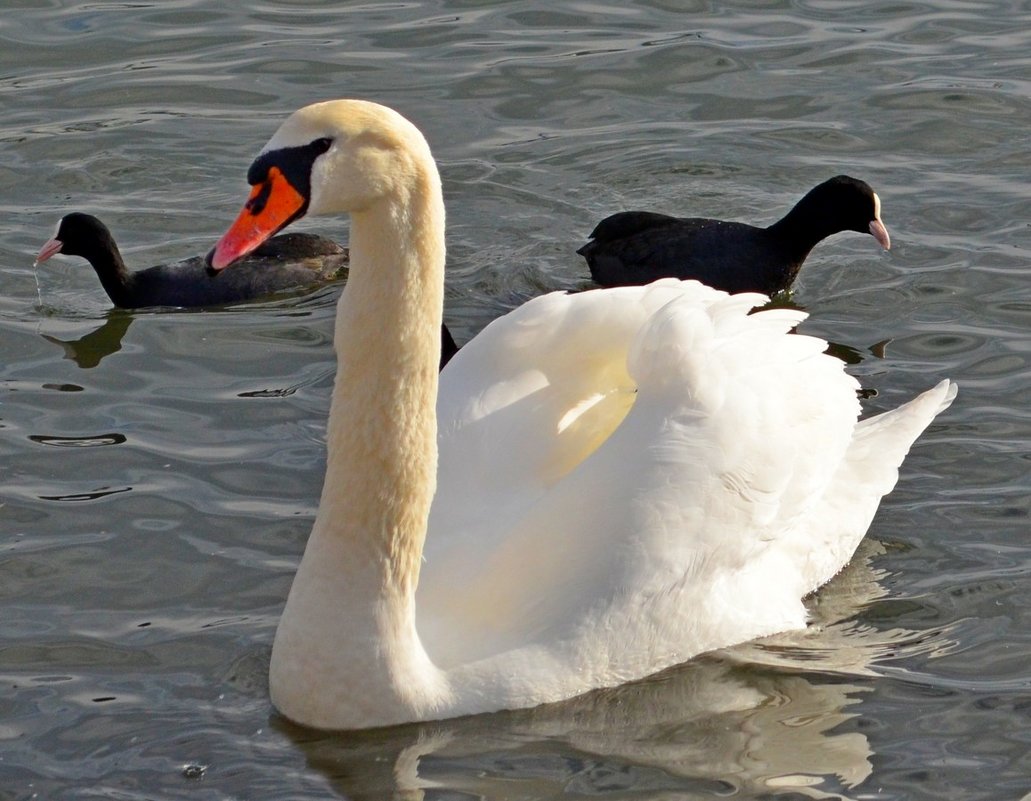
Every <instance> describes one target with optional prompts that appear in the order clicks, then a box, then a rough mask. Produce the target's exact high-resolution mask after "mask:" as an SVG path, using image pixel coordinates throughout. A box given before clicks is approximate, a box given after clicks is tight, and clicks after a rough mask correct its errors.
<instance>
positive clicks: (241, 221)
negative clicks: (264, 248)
mask: <svg viewBox="0 0 1031 801" xmlns="http://www.w3.org/2000/svg"><path fill="white" fill-rule="evenodd" d="M307 203H308V199H307V198H306V197H305V196H304V195H303V194H301V193H300V192H298V191H297V189H295V188H294V186H293V185H292V184H291V183H290V181H289V180H288V179H287V177H286V176H285V175H284V174H283V172H282V170H280V169H279V168H278V167H271V168H270V169H269V171H268V175H267V177H266V178H265V180H264V181H262V182H261V183H260V184H255V185H254V187H253V188H252V189H251V196H250V197H249V198H248V199H247V202H246V203H245V204H244V206H243V209H242V210H241V211H240V214H239V216H238V217H237V218H236V222H234V223H233V224H232V225H231V226H230V227H229V230H228V231H226V232H225V233H224V234H223V235H222V238H221V239H219V240H218V244H216V245H215V247H214V248H213V249H212V251H211V252H210V253H209V254H208V264H209V265H210V266H211V269H212V270H216V271H217V270H221V269H224V268H225V267H228V266H229V265H230V264H232V263H233V262H234V261H236V260H237V259H240V258H243V257H244V256H246V255H247V254H248V253H250V252H251V251H253V250H254V249H255V248H257V247H259V246H260V245H261V244H262V243H263V242H265V241H266V240H267V239H270V238H271V237H273V236H275V234H276V233H277V232H278V231H280V230H282V229H283V228H285V227H286V226H287V225H289V224H290V223H291V222H293V221H294V220H295V219H297V217H299V216H301V214H302V213H303V212H304V209H305V208H306V206H307Z"/></svg>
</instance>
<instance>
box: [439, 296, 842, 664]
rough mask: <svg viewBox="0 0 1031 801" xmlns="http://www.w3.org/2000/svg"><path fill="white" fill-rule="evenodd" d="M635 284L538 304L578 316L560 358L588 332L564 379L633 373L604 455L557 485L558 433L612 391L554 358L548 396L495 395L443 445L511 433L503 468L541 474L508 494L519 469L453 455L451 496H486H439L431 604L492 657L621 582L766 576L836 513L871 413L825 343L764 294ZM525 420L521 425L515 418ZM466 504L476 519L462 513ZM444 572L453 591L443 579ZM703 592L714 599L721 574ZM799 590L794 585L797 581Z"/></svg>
mask: <svg viewBox="0 0 1031 801" xmlns="http://www.w3.org/2000/svg"><path fill="white" fill-rule="evenodd" d="M627 289H631V290H633V289H638V290H639V292H638V293H633V292H631V293H628V295H629V297H627V298H623V299H622V302H621V305H620V306H618V307H616V308H611V309H606V308H604V307H603V306H601V305H598V306H595V307H593V308H586V309H579V308H577V306H579V304H581V303H586V304H588V306H591V305H592V300H591V299H590V298H589V297H586V296H589V295H590V293H585V295H581V296H572V297H568V298H561V299H560V300H558V301H557V302H556V301H555V300H554V299H551V300H546V301H544V302H542V303H541V304H539V308H540V309H542V310H544V309H545V304H548V308H547V309H546V312H545V311H542V313H550V312H554V310H555V309H561V311H562V312H563V313H564V314H567V315H568V317H567V318H566V319H565V320H562V321H551V322H549V323H547V325H550V326H551V327H550V328H549V335H550V336H556V335H558V332H562V336H564V337H567V339H565V340H563V341H561V342H560V343H557V342H552V343H550V345H551V347H554V348H555V349H556V350H559V348H558V345H559V344H561V345H562V348H561V350H565V349H566V348H569V338H573V339H575V341H576V343H577V348H579V349H580V352H579V354H578V355H577V357H576V358H575V359H573V361H572V362H569V363H567V365H566V366H565V368H564V369H569V371H570V373H576V372H577V371H579V370H580V369H582V368H583V366H584V365H589V366H591V369H592V370H594V371H596V372H598V374H601V373H607V375H605V378H606V379H609V378H611V376H612V374H613V372H614V371H618V369H619V366H618V362H619V359H623V367H622V369H623V370H629V372H628V373H627V377H626V379H625V380H626V381H627V382H630V386H633V385H634V384H635V383H636V385H637V391H636V397H635V398H633V402H632V405H630V406H629V411H626V410H625V409H624V410H623V413H625V418H623V417H621V418H620V419H619V421H618V426H617V427H615V428H614V429H613V430H612V431H611V432H610V434H609V436H607V437H606V438H605V439H604V441H603V442H601V443H600V444H599V445H597V447H596V448H592V449H590V450H589V451H586V452H577V453H576V456H575V458H574V459H572V460H570V461H571V467H570V469H569V470H568V472H567V473H566V474H565V475H564V476H563V477H562V480H561V481H560V482H551V483H549V482H545V481H543V480H541V475H542V472H546V470H545V469H544V468H545V466H546V465H547V464H548V463H549V462H550V460H554V459H555V458H557V457H556V454H555V453H554V452H552V451H551V450H549V449H553V448H555V447H556V443H555V439H556V438H555V428H556V426H557V425H558V423H559V421H561V420H562V419H563V416H564V415H566V414H568V413H569V409H570V408H571V407H570V403H571V402H572V401H573V399H581V401H580V402H582V398H583V397H585V395H586V393H589V392H591V391H595V392H597V391H598V387H597V386H595V385H594V384H592V383H591V379H590V378H588V379H586V380H585V379H584V377H583V375H577V378H576V381H575V382H573V386H572V387H571V386H569V382H570V381H572V379H571V378H570V377H569V376H568V375H566V374H565V373H563V371H562V370H555V369H554V364H553V362H552V360H551V359H549V358H547V354H548V351H547V350H545V351H544V352H543V354H542V353H541V352H538V353H537V354H536V359H535V361H536V363H537V364H538V365H540V364H541V363H542V362H543V363H544V364H545V365H546V366H545V368H544V369H543V370H542V372H541V373H539V376H543V377H545V378H546V380H545V381H543V382H541V383H540V384H538V385H536V386H535V387H534V389H533V391H532V392H530V393H528V394H524V395H522V396H516V395H515V394H513V396H511V397H507V398H504V399H503V400H504V402H501V403H499V402H498V401H499V398H493V399H492V403H491V405H490V408H489V409H488V408H487V405H485V404H483V403H480V405H479V406H478V407H477V409H476V412H477V413H478V414H480V415H482V416H481V417H479V418H477V417H476V415H475V414H467V413H466V412H467V410H468V408H469V407H468V406H466V411H464V412H463V414H465V415H466V416H464V417H463V416H462V415H455V416H452V417H451V419H453V420H456V421H457V423H456V425H455V427H454V429H453V430H449V433H448V434H447V435H446V436H442V440H441V447H442V451H441V452H442V462H443V460H444V458H443V457H444V455H445V452H446V450H447V449H448V448H449V447H450V444H449V443H448V440H449V439H450V438H451V437H455V438H456V439H455V442H461V440H462V438H463V437H466V436H473V435H474V434H475V435H476V436H478V437H479V436H484V435H488V433H493V434H497V433H498V432H502V431H503V432H504V433H503V436H501V437H496V438H495V437H492V438H491V440H490V441H491V446H490V447H491V448H493V449H495V450H494V451H493V452H492V453H488V452H487V451H484V454H485V456H486V455H489V456H492V457H493V458H491V459H490V461H489V463H490V464H493V465H495V466H496V465H498V463H499V462H503V461H504V459H500V460H499V459H498V458H497V456H498V453H497V451H496V449H497V448H499V447H500V448H503V449H504V450H505V452H508V451H509V449H511V451H512V453H514V454H516V456H515V458H516V459H517V460H518V461H519V463H520V465H521V468H526V467H527V466H530V467H533V466H535V467H536V468H537V469H536V471H531V475H533V476H535V477H534V478H533V479H531V480H529V481H527V479H526V476H525V475H521V476H518V477H516V476H512V477H511V479H512V481H515V482H522V483H518V484H517V486H516V487H515V488H514V491H513V487H512V486H508V485H504V484H505V482H507V481H508V480H509V476H508V475H505V474H499V473H497V472H496V471H490V472H488V473H484V470H483V467H482V465H479V464H473V465H468V464H467V465H464V466H463V468H462V471H459V472H452V469H453V468H454V464H453V462H452V463H450V464H449V465H448V474H447V475H444V474H443V473H442V475H441V482H440V484H439V486H440V487H441V489H442V490H443V492H444V493H445V497H448V498H451V499H453V498H455V497H460V495H459V493H469V495H465V497H467V498H468V497H470V495H471V497H475V498H477V501H478V503H474V504H469V503H465V504H459V503H453V502H452V501H447V502H445V501H444V498H443V497H441V496H438V501H441V502H440V503H439V504H438V503H437V502H436V501H435V503H434V512H433V515H432V516H431V533H430V536H429V537H428V539H427V550H426V556H427V562H426V565H425V569H424V577H426V576H428V577H429V578H428V583H427V589H426V596H428V599H427V601H426V603H425V604H424V605H423V607H422V608H424V609H425V608H436V609H437V611H438V612H441V613H443V614H445V615H449V616H453V615H458V616H462V617H463V621H462V623H463V625H465V626H467V627H468V628H466V629H465V631H466V632H467V633H468V631H469V629H473V630H476V629H478V628H479V627H482V631H483V636H482V637H481V638H480V641H479V647H482V648H484V649H486V650H489V649H490V648H492V647H498V648H500V647H508V646H512V647H514V646H515V645H517V644H518V643H519V642H520V641H521V640H524V641H531V640H533V639H534V638H536V637H541V636H545V635H544V632H548V634H547V636H548V637H549V638H553V637H554V636H556V632H559V631H562V630H563V627H564V626H567V625H573V624H574V622H575V621H580V622H579V623H576V625H577V626H582V625H583V623H582V621H583V620H584V619H587V618H590V617H591V616H590V615H588V613H587V611H586V610H588V609H590V608H592V605H596V604H601V605H602V606H603V607H604V606H609V607H611V605H612V604H613V603H621V602H617V601H615V600H613V599H618V598H619V597H620V591H619V588H620V587H635V588H640V592H642V593H646V594H649V595H655V597H667V596H670V595H683V596H685V597H687V596H689V595H690V593H691V592H692V589H691V584H692V580H691V576H692V575H697V574H695V573H694V571H695V570H696V569H700V568H698V566H700V565H704V566H706V568H705V569H706V570H710V571H711V570H713V568H714V567H715V568H718V569H717V570H716V575H721V576H724V577H726V576H732V575H733V574H734V572H735V571H739V570H753V569H754V567H753V565H754V564H755V561H756V559H757V558H758V557H759V556H760V555H762V554H764V553H765V552H767V551H768V550H769V549H770V548H771V547H777V543H778V541H779V539H780V538H781V537H782V536H783V533H784V532H785V531H789V530H790V528H791V526H792V525H793V524H794V523H795V521H797V520H798V519H800V518H802V517H804V516H805V515H806V514H807V513H808V512H809V511H810V510H811V509H812V507H813V506H814V505H815V504H817V503H818V502H819V499H820V496H821V495H822V493H823V492H824V491H825V490H826V487H827V485H828V483H829V482H830V481H831V479H832V477H833V476H834V474H835V472H836V471H837V466H838V464H839V463H840V461H841V459H842V458H843V456H844V453H845V451H846V449H847V447H848V443H849V440H850V439H851V433H852V430H853V427H854V425H855V420H856V417H857V414H858V409H859V407H858V401H857V399H856V395H855V389H856V382H855V381H854V380H853V379H851V378H849V377H848V376H846V375H845V373H844V372H843V370H842V369H841V365H840V362H837V361H835V360H832V359H831V357H828V356H826V355H824V354H823V353H822V351H823V349H824V347H825V343H823V342H822V341H821V340H818V339H815V338H811V337H805V336H798V335H786V334H785V332H786V331H787V330H789V329H790V328H791V327H793V326H794V325H796V324H797V322H798V320H799V319H801V317H802V316H803V315H802V314H801V313H798V312H790V311H788V312H786V311H785V310H771V311H770V312H760V313H757V314H749V313H748V312H749V311H750V310H751V309H752V308H753V307H754V306H755V305H757V303H758V302H761V301H762V300H763V299H762V297H761V296H751V297H745V298H742V297H740V296H736V297H730V296H727V295H726V294H725V293H722V292H717V291H715V290H711V289H709V288H707V287H704V286H702V285H700V284H697V283H694V282H684V283H683V284H676V285H674V286H673V287H668V286H667V287H655V288H653V289H658V290H659V291H657V292H656V291H652V292H650V293H649V291H648V289H649V288H644V289H641V288H627ZM670 290H673V291H670ZM528 305H530V304H528ZM628 305H629V306H633V308H634V310H633V312H630V311H628V310H627V308H626V306H628ZM524 308H525V307H524ZM520 311H522V310H520ZM767 315H769V316H768V317H767ZM505 319H507V318H505ZM566 324H569V325H570V326H571V327H570V328H565V327H564V326H565V325H566ZM635 324H636V329H634V325H635ZM542 325H544V324H543V323H542ZM505 326H506V323H504V322H501V323H499V324H496V327H497V328H499V329H503V328H504V327H505ZM609 326H615V327H616V328H617V329H618V333H619V334H620V336H621V337H623V338H624V339H623V342H622V343H612V339H615V337H612V338H611V339H610V338H609V335H610V334H611V333H612V330H613V329H612V328H610V327H609ZM488 330H489V328H488ZM628 332H629V333H628ZM498 333H499V334H504V333H505V332H504V331H503V330H502V331H499V332H498ZM524 333H525V332H524V331H521V332H520V334H524ZM475 341H476V340H474V342H475ZM610 343H611V344H610ZM519 344H520V345H521V346H523V347H525V346H527V341H526V340H523V341H522V342H521V343H519ZM500 352H501V353H507V351H504V349H502V350H501V351H500ZM569 353H570V350H566V352H565V355H564V356H563V357H562V358H565V359H569V358H570V357H569ZM473 355H474V356H475V357H476V358H477V359H479V358H480V356H478V355H476V354H475V353H474V354H473ZM494 355H495V356H497V352H495V354H494ZM542 355H544V358H542ZM483 358H484V360H483V362H482V364H481V368H482V369H484V370H490V371H493V372H494V373H498V372H501V368H503V367H504V366H505V365H506V364H518V363H519V361H520V359H519V358H518V357H517V358H514V359H512V360H511V362H506V361H504V360H501V359H494V360H491V359H490V358H487V357H483ZM556 359H558V357H556ZM574 362H575V364H574ZM574 367H575V368H577V369H576V370H574V369H573V368H574ZM587 372H588V373H590V372H591V370H588V371H587ZM631 374H632V375H633V380H631V379H630V375H631ZM446 375H447V372H446V371H445V374H444V377H445V378H446ZM442 380H443V378H442ZM509 381H511V379H509ZM563 382H565V383H563ZM509 386H514V385H513V384H511V383H510V384H509ZM482 397H484V395H482V394H481V398H482ZM514 410H518V413H513V415H512V417H513V418H518V419H517V420H516V419H513V420H507V419H506V414H507V413H508V412H512V411H514ZM535 425H541V426H543V427H544V431H543V432H537V431H535V430H534V428H533V427H534V426H535ZM524 426H528V427H524ZM536 437H543V439H544V440H545V441H544V442H542V443H538V442H537V441H536V440H535V438H536ZM559 444H560V445H569V444H573V445H575V446H576V447H582V445H583V443H559ZM502 469H504V468H502ZM501 475H504V481H501V482H499V478H500V476H501ZM457 476H462V478H461V480H459V481H456V477H457ZM514 499H515V500H514ZM450 506H454V507H462V508H464V509H466V512H465V514H467V515H469V516H467V517H465V518H461V519H460V518H457V517H455V516H454V515H453V514H451V513H449V512H448V509H447V507H450ZM470 507H473V511H471V512H470V511H469V508H470ZM770 558H773V559H776V558H777V556H776V554H774V555H773V556H771V557H770ZM438 571H439V572H438ZM435 574H436V575H439V576H447V577H448V581H449V582H450V584H446V586H445V583H439V584H438V583H436V582H435V579H434V575H435ZM526 576H533V577H534V581H533V582H527V581H526V580H525V577H526ZM456 577H461V579H459V580H461V581H462V583H463V592H462V597H463V603H462V608H450V609H448V608H447V607H448V605H449V601H448V597H449V596H453V593H450V589H451V588H452V587H453V586H454V581H455V579H456ZM513 577H514V578H513ZM727 581H728V587H731V588H732V587H733V586H735V585H734V583H733V581H732V580H730V579H727ZM704 583H705V584H706V586H708V587H709V590H710V592H711V583H712V579H711V578H707V579H706V581H705V582H704ZM785 583H786V585H787V586H788V587H789V591H790V590H793V589H794V588H793V587H792V586H791V584H792V582H791V581H790V580H789V579H788V580H786V582H785ZM796 583H797V582H796ZM422 591H423V588H420V592H422ZM434 597H435V599H436V600H433V598H434ZM798 597H801V596H800V595H799V596H798ZM624 600H626V599H624ZM638 600H640V599H638ZM681 600H683V599H681ZM626 602H627V603H629V602H630V601H626ZM728 603H729V601H728ZM420 604H423V598H422V597H421V598H420ZM800 608H801V607H800V605H799V609H800ZM471 610H472V611H471ZM476 610H480V611H476ZM487 610H489V611H487ZM612 611H613V610H612V609H611V608H610V609H608V611H607V612H605V614H610V613H612ZM472 612H475V614H472ZM431 614H432V613H431ZM471 614H472V616H471V617H470V615H471ZM599 614H601V613H599ZM750 614H755V610H751V611H750ZM799 614H801V613H800V612H799ZM484 615H486V618H485V617H484ZM585 615H586V616H587V618H585V617H584V616H585ZM592 619H593V618H592ZM598 619H599V620H600V618H598ZM757 625H758V623H757ZM770 625H772V624H770ZM491 630H494V631H497V630H503V631H504V632H505V641H504V642H500V641H496V640H495V641H493V642H492V640H491V636H492V635H491V634H490V631H491ZM435 636H436V631H435ZM563 636H574V635H573V634H572V633H571V632H570V631H566V632H565V634H564V635H563ZM465 641H466V643H467V642H468V638H466V640H465ZM440 642H441V647H442V648H445V649H446V645H444V644H443V643H444V641H443V640H441V641H440ZM463 647H466V648H467V647H468V645H463ZM470 655H471V654H470V653H469V652H468V651H467V652H466V653H463V654H462V658H466V657H469V656H470ZM481 655H482V654H481Z"/></svg>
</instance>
